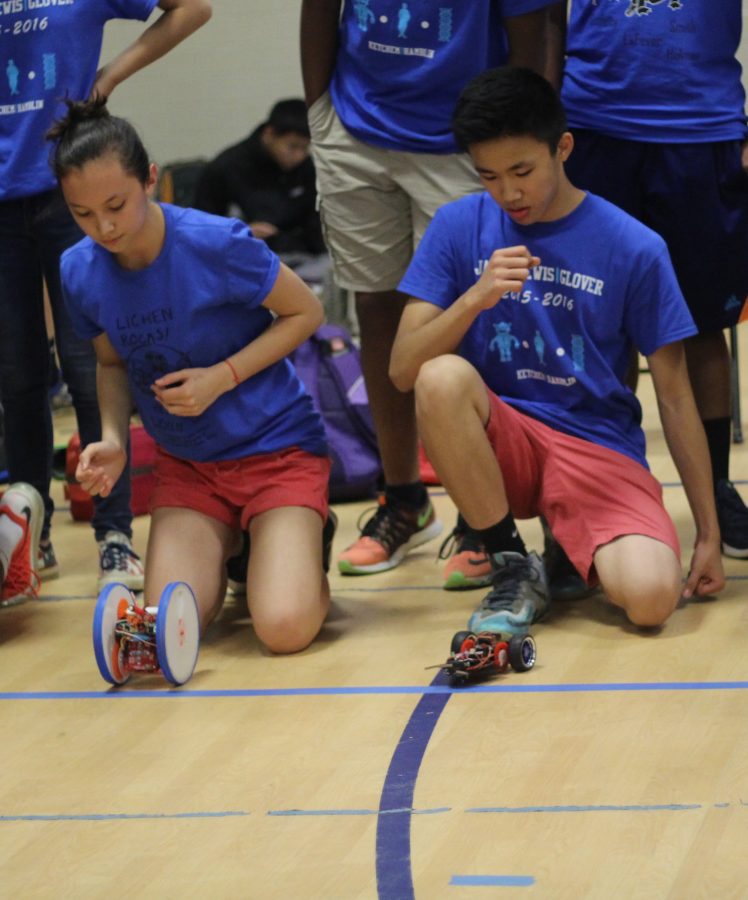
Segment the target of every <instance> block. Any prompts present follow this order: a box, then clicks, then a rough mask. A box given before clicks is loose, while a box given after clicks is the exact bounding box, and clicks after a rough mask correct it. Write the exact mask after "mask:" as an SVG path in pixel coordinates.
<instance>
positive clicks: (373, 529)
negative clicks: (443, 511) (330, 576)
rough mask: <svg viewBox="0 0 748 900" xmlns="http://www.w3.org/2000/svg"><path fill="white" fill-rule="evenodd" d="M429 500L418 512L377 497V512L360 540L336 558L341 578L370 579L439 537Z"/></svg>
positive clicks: (439, 531) (363, 530) (392, 567)
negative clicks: (365, 576) (346, 576)
mask: <svg viewBox="0 0 748 900" xmlns="http://www.w3.org/2000/svg"><path fill="white" fill-rule="evenodd" d="M441 531H442V523H441V522H439V521H438V519H437V518H436V514H435V512H434V507H433V506H432V505H431V500H427V501H426V503H425V505H424V506H422V507H421V508H420V509H413V508H411V507H408V506H405V505H403V504H399V503H398V504H394V503H387V502H386V500H385V497H384V494H382V495H380V497H379V508H378V509H377V511H376V512H375V513H374V515H373V516H372V517H371V518H370V519H369V521H368V522H367V523H366V525H365V526H364V527H363V528H362V529H361V537H360V538H359V539H358V540H357V541H356V542H355V543H353V544H351V546H350V547H348V548H347V549H346V550H344V551H343V552H342V553H341V554H340V556H339V557H338V569H339V570H340V572H341V573H342V574H343V575H370V574H372V573H374V572H384V571H386V570H387V569H394V568H395V566H397V565H399V564H400V563H401V562H402V560H403V557H404V556H405V554H406V553H407V552H408V551H409V550H413V549H414V548H415V547H419V546H420V545H421V544H425V543H426V541H430V540H431V539H432V538H435V537H437V535H439V534H441Z"/></svg>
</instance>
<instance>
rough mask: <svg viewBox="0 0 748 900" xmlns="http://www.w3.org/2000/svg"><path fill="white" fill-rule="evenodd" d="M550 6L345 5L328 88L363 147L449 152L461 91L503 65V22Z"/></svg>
mask: <svg viewBox="0 0 748 900" xmlns="http://www.w3.org/2000/svg"><path fill="white" fill-rule="evenodd" d="M552 2H554V0H455V2H452V3H449V4H441V3H434V2H433V0H407V2H404V0H345V4H344V7H343V14H342V18H341V22H340V34H339V42H338V54H337V61H336V67H335V72H334V74H333V78H332V82H331V85H330V92H331V96H332V101H333V105H334V106H335V110H336V112H337V114H338V116H339V117H340V120H341V122H342V123H343V125H345V127H346V129H347V130H348V131H350V133H351V134H352V135H353V136H354V137H356V138H358V139H359V140H361V141H364V143H367V144H373V145H374V146H376V147H384V148H387V149H390V150H401V151H407V152H414V153H455V152H457V147H456V145H455V142H454V138H453V136H452V130H451V126H450V122H451V119H452V112H453V111H454V108H455V104H456V102H457V98H458V96H459V94H460V91H461V90H462V88H463V87H464V86H465V85H466V84H467V83H468V81H470V80H471V78H473V77H474V76H476V75H478V74H480V73H481V72H483V71H484V70H485V69H490V68H492V67H494V66H500V65H503V64H504V63H505V62H506V59H507V47H506V36H505V33H504V27H503V21H504V19H505V18H509V17H512V16H518V15H522V14H524V13H528V12H534V11H535V10H537V9H542V8H543V7H545V6H548V5H550V4H551V3H552Z"/></svg>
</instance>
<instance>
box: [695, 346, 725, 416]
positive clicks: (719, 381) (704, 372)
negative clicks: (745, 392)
mask: <svg viewBox="0 0 748 900" xmlns="http://www.w3.org/2000/svg"><path fill="white" fill-rule="evenodd" d="M684 346H685V350H686V363H687V364H688V376H689V378H690V380H691V387H692V388H693V395H694V399H695V400H696V408H697V409H698V411H699V416H700V417H701V419H702V420H707V419H720V418H724V417H725V416H729V415H730V412H731V410H730V402H731V401H730V351H729V350H728V347H727V341H726V339H725V335H724V332H722V331H712V332H709V333H706V334H697V335H694V336H693V337H691V338H688V340H687V341H686V342H685V344H684Z"/></svg>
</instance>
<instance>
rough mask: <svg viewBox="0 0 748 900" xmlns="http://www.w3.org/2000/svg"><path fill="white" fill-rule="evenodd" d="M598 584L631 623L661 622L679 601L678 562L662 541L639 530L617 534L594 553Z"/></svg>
mask: <svg viewBox="0 0 748 900" xmlns="http://www.w3.org/2000/svg"><path fill="white" fill-rule="evenodd" d="M594 563H595V568H596V569H597V574H598V576H599V578H600V585H601V587H602V589H603V590H604V591H605V594H606V596H607V598H608V600H610V602H611V603H613V604H614V605H615V606H620V607H621V609H623V611H624V612H625V613H626V615H627V616H628V618H629V621H631V622H632V623H633V624H634V625H639V626H641V627H652V626H657V625H662V624H663V623H664V622H665V621H666V620H667V619H668V617H669V616H670V615H671V613H672V612H673V611H674V610H675V608H676V606H677V605H678V600H679V599H680V595H681V590H682V586H681V566H680V562H679V561H678V558H677V557H676V555H675V553H674V552H673V551H672V549H671V548H670V547H668V545H667V544H664V543H662V541H658V540H655V539H654V538H651V537H646V536H645V535H642V534H630V535H625V536H624V537H620V538H616V540H614V541H611V542H610V543H609V544H605V545H604V546H602V547H599V548H598V549H597V550H596V551H595V555H594Z"/></svg>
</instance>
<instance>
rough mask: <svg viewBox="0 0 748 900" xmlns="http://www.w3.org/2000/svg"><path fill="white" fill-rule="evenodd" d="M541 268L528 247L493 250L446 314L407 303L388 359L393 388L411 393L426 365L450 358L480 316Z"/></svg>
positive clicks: (420, 302)
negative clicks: (469, 285) (531, 273)
mask: <svg viewBox="0 0 748 900" xmlns="http://www.w3.org/2000/svg"><path fill="white" fill-rule="evenodd" d="M539 264H540V260H539V259H538V257H537V256H531V255H530V252H529V250H528V249H527V247H506V248H503V249H501V250H495V251H494V252H493V254H492V255H491V258H490V259H489V261H488V265H487V266H486V268H485V269H484V270H483V273H482V274H481V277H480V278H479V279H478V281H476V283H475V284H474V285H473V286H472V287H470V288H469V289H468V290H467V291H465V293H464V294H463V295H462V296H461V297H458V298H457V300H455V302H454V303H452V304H451V305H450V306H449V307H447V309H444V310H442V309H441V308H440V307H438V306H435V305H434V304H433V303H427V302H426V301H424V300H411V301H410V302H409V303H408V304H407V306H406V307H405V309H404V310H403V314H402V317H401V319H400V325H399V327H398V329H397V335H396V336H395V342H394V344H393V347H392V355H391V357H390V370H389V374H390V378H391V379H392V383H393V384H394V385H395V387H396V388H397V389H398V390H400V391H410V390H412V389H413V385H414V384H415V381H416V378H417V377H418V373H419V371H420V370H421V366H422V365H423V364H424V363H425V362H428V361H429V360H430V359H434V358H435V357H437V356H443V355H444V354H445V353H453V352H454V350H456V348H457V347H458V346H459V344H460V341H461V340H462V339H463V337H464V336H465V333H466V332H467V330H468V328H470V326H471V325H472V324H473V322H474V321H475V319H476V318H477V316H478V315H479V313H481V312H482V311H483V310H484V309H491V308H492V307H494V306H496V304H497V303H499V302H500V301H501V298H502V297H503V296H504V294H506V293H507V291H521V290H522V286H523V285H524V283H525V281H526V280H527V278H528V277H529V275H530V268H531V267H532V266H537V265H539Z"/></svg>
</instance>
